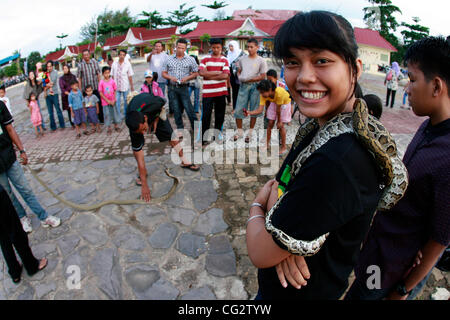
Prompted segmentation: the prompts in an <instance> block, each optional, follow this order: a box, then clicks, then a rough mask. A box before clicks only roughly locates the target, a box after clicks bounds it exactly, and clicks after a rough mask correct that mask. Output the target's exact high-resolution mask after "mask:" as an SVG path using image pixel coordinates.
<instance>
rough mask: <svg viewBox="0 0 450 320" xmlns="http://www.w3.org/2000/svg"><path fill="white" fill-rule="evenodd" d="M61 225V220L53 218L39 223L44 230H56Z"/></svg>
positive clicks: (49, 217) (50, 217)
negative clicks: (49, 228) (50, 228)
mask: <svg viewBox="0 0 450 320" xmlns="http://www.w3.org/2000/svg"><path fill="white" fill-rule="evenodd" d="M60 224H61V219H60V218H58V217H55V216H48V217H47V219H45V220H44V221H41V226H43V227H44V228H48V227H52V228H56V227H57V226H59V225H60Z"/></svg>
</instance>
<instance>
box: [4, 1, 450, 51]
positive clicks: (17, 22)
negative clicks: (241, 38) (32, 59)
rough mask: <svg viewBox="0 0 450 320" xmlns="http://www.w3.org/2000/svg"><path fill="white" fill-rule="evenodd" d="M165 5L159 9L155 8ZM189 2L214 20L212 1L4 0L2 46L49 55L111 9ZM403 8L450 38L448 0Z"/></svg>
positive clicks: (234, 6)
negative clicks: (97, 16)
mask: <svg viewBox="0 0 450 320" xmlns="http://www.w3.org/2000/svg"><path fill="white" fill-rule="evenodd" d="M225 1H226V2H227V3H229V6H227V7H225V12H226V14H227V15H231V14H232V13H233V11H234V10H238V9H246V8H248V7H249V6H250V5H252V7H253V9H294V10H302V11H308V10H314V9H322V10H329V11H332V12H336V13H338V14H341V15H343V16H344V17H345V18H347V19H348V20H349V21H350V22H351V23H352V24H353V26H356V27H364V26H365V25H364V22H363V10H362V9H363V8H364V7H365V6H367V5H368V1H366V0H280V1H274V0H258V1H254V0H253V1H252V0H225ZM155 2H157V3H158V2H161V3H158V5H153V4H150V3H155ZM183 2H188V3H189V5H188V6H195V7H196V9H195V11H194V13H195V14H198V15H199V16H201V17H204V18H208V19H211V18H212V16H213V10H211V9H208V8H205V7H202V6H200V5H201V4H209V3H212V2H213V1H211V0H190V1H181V0H165V1H151V2H150V1H148V0H133V1H132V2H131V1H130V2H127V1H123V0H105V1H92V0H75V1H61V0H46V1H36V0H1V3H2V10H1V13H0V27H1V29H0V30H2V43H3V44H2V46H1V47H0V59H2V58H5V57H7V56H9V55H11V54H12V53H13V52H14V50H16V49H18V50H20V52H21V54H22V56H23V57H25V56H27V55H28V54H29V53H30V52H31V51H39V52H40V53H41V54H46V53H47V52H48V51H50V50H54V49H55V48H56V47H58V46H59V39H57V38H56V36H57V35H60V34H61V33H65V34H68V35H69V36H68V37H67V38H65V39H64V41H63V47H64V46H66V45H71V44H75V43H76V42H79V41H81V39H80V28H81V26H83V25H84V24H85V23H87V22H89V21H90V20H91V18H92V17H94V16H95V15H98V14H99V13H101V12H102V11H103V10H104V8H105V7H106V6H107V7H108V8H109V9H113V10H117V9H123V8H124V7H125V6H126V3H130V4H129V8H130V11H131V14H132V15H137V14H139V13H140V12H142V11H143V10H145V11H153V10H158V11H159V12H160V13H161V14H162V15H163V16H167V15H168V14H167V12H168V11H173V10H175V9H177V8H178V6H179V5H180V4H182V3H183ZM393 3H394V4H395V5H397V6H398V7H400V9H401V10H402V13H403V14H402V15H398V16H397V20H398V21H399V22H401V21H405V22H408V23H411V22H412V20H411V18H412V17H414V16H418V17H420V19H421V24H423V25H425V26H427V27H429V28H430V29H431V34H432V35H439V34H441V35H446V36H447V35H448V34H450V23H449V22H448V21H449V19H448V13H449V11H450V10H449V9H450V1H448V0H427V1H424V0H393Z"/></svg>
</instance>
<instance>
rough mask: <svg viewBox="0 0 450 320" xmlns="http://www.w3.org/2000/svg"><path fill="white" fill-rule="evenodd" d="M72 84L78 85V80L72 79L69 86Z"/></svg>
mask: <svg viewBox="0 0 450 320" xmlns="http://www.w3.org/2000/svg"><path fill="white" fill-rule="evenodd" d="M74 84H76V85H78V82H77V81H72V82H71V83H70V86H73V85H74Z"/></svg>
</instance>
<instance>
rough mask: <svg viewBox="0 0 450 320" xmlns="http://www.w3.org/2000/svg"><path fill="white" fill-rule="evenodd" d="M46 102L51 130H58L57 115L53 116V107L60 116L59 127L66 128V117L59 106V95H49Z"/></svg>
mask: <svg viewBox="0 0 450 320" xmlns="http://www.w3.org/2000/svg"><path fill="white" fill-rule="evenodd" d="M45 102H47V109H48V115H49V117H50V129H52V131H55V130H56V123H55V115H54V114H53V107H55V109H56V114H57V115H58V121H59V127H60V128H65V127H66V126H65V125H64V116H63V114H62V111H61V107H60V106H59V95H58V94H54V95H52V96H51V95H48V96H47V97H46V98H45Z"/></svg>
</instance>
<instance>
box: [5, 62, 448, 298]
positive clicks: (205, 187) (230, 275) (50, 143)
mask: <svg viewBox="0 0 450 320" xmlns="http://www.w3.org/2000/svg"><path fill="white" fill-rule="evenodd" d="M145 68H146V65H145V64H144V63H140V64H135V65H134V70H135V73H136V74H135V77H134V81H135V82H137V84H138V85H135V87H137V88H138V87H140V84H141V83H142V75H143V73H144V71H145ZM382 80H383V79H382V77H380V76H371V75H364V76H363V79H362V81H361V83H362V86H363V88H364V91H365V92H375V93H377V94H379V95H380V96H381V97H383V95H384V88H383V87H382V86H380V83H382ZM22 90H23V89H22V87H21V86H16V87H15V88H12V89H8V92H7V95H8V96H9V97H10V99H11V100H12V105H13V108H15V110H14V118H15V123H14V125H15V127H16V129H17V131H18V132H19V134H20V136H21V139H22V141H23V142H24V144H25V148H26V149H27V151H28V154H29V158H30V162H31V163H32V167H33V168H34V169H36V170H38V171H39V176H40V177H41V178H42V179H44V180H45V181H46V182H47V183H48V184H49V186H50V187H51V188H52V189H53V190H54V191H55V192H56V193H57V194H58V195H60V196H62V197H64V198H66V199H68V200H71V201H74V202H77V203H82V204H87V203H95V202H100V201H104V200H107V199H114V198H117V199H136V198H138V196H139V193H140V188H139V187H137V186H136V185H135V184H134V177H135V174H136V163H135V160H134V158H133V157H132V152H131V150H130V147H129V140H128V139H129V138H128V133H127V130H125V127H124V125H122V132H120V133H114V134H113V135H111V136H107V135H106V134H105V131H103V133H101V134H93V135H90V136H83V137H82V138H81V139H79V140H76V139H74V136H75V133H74V131H72V130H71V129H66V130H61V131H57V132H55V133H47V134H46V135H45V136H44V137H43V138H40V139H36V138H35V137H34V134H33V128H32V127H31V125H30V122H29V113H28V112H27V111H26V110H25V107H24V105H23V101H22V100H21V92H22ZM398 95H399V94H398ZM399 100H400V99H399V97H397V101H399ZM41 103H42V106H44V108H43V113H44V119H48V116H47V112H46V110H45V109H46V108H45V102H44V101H43V100H41ZM228 111H231V110H228ZM384 111H385V113H384V115H383V117H382V121H383V123H384V124H385V125H386V127H387V128H388V129H389V130H390V131H391V132H392V133H393V135H394V137H395V138H396V140H397V144H398V146H399V149H400V151H401V152H404V150H405V149H406V146H407V144H408V143H409V141H410V139H411V138H412V135H413V133H414V132H415V131H416V130H417V128H418V126H419V125H420V123H421V122H422V121H423V119H419V118H417V117H416V116H414V115H413V114H412V112H411V111H409V110H403V109H399V108H398V105H396V108H394V109H385V110H384ZM171 122H172V124H173V119H171ZM66 123H67V122H66ZM185 123H186V126H185V127H187V128H188V127H189V125H188V124H187V121H186V119H185ZM297 123H298V121H297V120H294V121H293V122H292V125H291V126H288V143H290V142H292V139H293V137H294V135H295V132H296V130H297V128H298V124H297ZM246 125H247V127H248V119H247V120H246V121H244V127H245V126H246ZM224 127H225V128H234V121H233V119H232V118H231V116H230V114H229V112H228V114H227V116H226V122H225V125H224ZM261 127H262V119H258V122H257V128H261ZM155 141H156V140H155V138H154V137H147V138H146V142H147V143H148V148H147V149H145V153H146V158H145V160H146V163H147V168H148V171H149V181H150V187H151V190H152V195H153V196H155V197H157V196H160V195H162V194H165V193H166V192H167V191H168V190H169V189H170V187H171V186H172V180H171V179H170V178H168V177H167V176H166V175H165V174H164V171H163V169H164V168H169V170H170V172H171V173H172V174H174V175H176V176H178V177H179V178H180V180H181V183H180V185H179V187H178V188H177V192H176V193H175V195H174V196H172V197H171V198H170V199H169V200H168V201H166V202H165V203H162V204H158V205H148V206H142V205H134V206H118V205H109V206H106V207H103V208H101V209H98V210H95V211H93V212H77V211H74V210H72V209H71V208H68V207H65V206H63V205H61V204H60V203H59V202H58V201H57V200H56V199H54V198H53V197H51V195H50V194H49V193H48V192H46V191H45V189H44V188H43V187H42V186H40V185H39V184H38V182H37V181H36V180H34V179H33V178H32V177H31V175H30V174H29V173H26V175H27V178H28V180H29V181H30V183H31V185H32V187H33V190H34V191H35V193H36V195H37V196H38V198H39V200H40V202H41V204H42V205H43V206H44V207H45V208H46V209H47V210H48V212H49V213H50V214H55V215H57V216H59V217H61V219H62V221H63V223H62V225H61V226H60V227H59V228H57V229H52V230H47V229H43V228H41V227H40V226H39V221H38V220H37V219H36V217H34V215H32V214H31V216H32V217H33V218H32V222H33V226H34V231H33V232H32V233H31V234H30V235H29V239H30V242H31V245H32V248H33V251H34V252H35V254H36V256H37V257H43V256H46V257H47V258H48V259H49V266H48V267H47V268H46V269H45V271H44V272H42V273H40V274H37V275H36V276H34V277H32V278H30V277H28V276H26V275H24V277H23V281H22V283H21V284H20V285H19V286H15V285H14V284H13V283H12V282H11V280H10V278H9V276H8V274H7V270H6V267H5V264H4V262H3V260H2V259H0V299H215V298H217V299H248V298H253V297H254V296H255V294H256V290H257V282H256V269H255V268H254V267H253V265H252V264H251V262H250V260H249V258H248V255H247V249H246V243H245V221H246V219H247V215H248V204H249V203H250V202H251V201H252V200H253V199H254V197H255V195H256V193H257V191H258V189H259V188H260V187H261V186H262V185H263V184H264V183H265V182H266V181H267V180H268V179H270V178H271V177H272V176H270V175H263V174H261V169H262V168H263V167H267V165H261V164H249V161H248V160H247V161H246V162H243V163H246V164H237V163H236V162H234V164H225V165H208V164H203V165H202V169H201V171H200V172H197V173H194V172H191V171H186V170H183V169H181V168H179V167H178V166H177V165H175V164H173V162H172V161H171V160H170V156H169V151H170V149H169V148H168V147H167V146H166V145H164V144H157V143H153V142H155ZM150 142H152V143H150ZM88 146H89V147H88ZM243 147H244V144H243V143H242V142H240V143H238V144H237V148H238V149H239V150H242V148H243ZM232 148H236V146H231V147H227V150H231V149H232ZM246 156H247V158H246V159H248V151H247V152H246ZM71 265H76V266H78V267H80V271H81V289H79V290H69V289H68V287H67V281H68V279H69V277H70V276H71V275H70V273H68V271H69V270H68V268H69V266H71ZM449 283H450V281H449V275H448V274H445V273H441V272H440V271H438V270H437V269H435V270H434V271H433V276H432V277H431V279H430V281H429V283H428V286H427V288H425V290H424V293H423V294H422V296H421V297H420V298H421V299H429V296H430V293H431V292H432V290H433V287H435V286H442V287H447V288H448V287H449Z"/></svg>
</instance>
